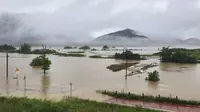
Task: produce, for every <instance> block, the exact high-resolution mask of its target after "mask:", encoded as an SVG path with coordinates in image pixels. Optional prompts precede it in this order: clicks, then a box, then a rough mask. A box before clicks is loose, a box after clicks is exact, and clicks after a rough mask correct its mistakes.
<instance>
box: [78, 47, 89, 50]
mask: <svg viewBox="0 0 200 112" xmlns="http://www.w3.org/2000/svg"><path fill="white" fill-rule="evenodd" d="M79 49H83V50H88V49H90V47H89V46H82V47H80V48H79Z"/></svg>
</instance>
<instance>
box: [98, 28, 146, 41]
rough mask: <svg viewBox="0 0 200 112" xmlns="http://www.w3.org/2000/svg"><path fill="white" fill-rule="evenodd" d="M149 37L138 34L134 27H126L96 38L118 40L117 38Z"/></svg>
mask: <svg viewBox="0 0 200 112" xmlns="http://www.w3.org/2000/svg"><path fill="white" fill-rule="evenodd" d="M122 38H126V39H134V38H137V39H147V38H148V37H146V36H144V35H140V34H138V33H137V32H136V31H134V30H132V29H124V30H120V31H116V32H112V33H109V34H106V35H102V36H100V37H97V38H96V40H116V39H122Z"/></svg>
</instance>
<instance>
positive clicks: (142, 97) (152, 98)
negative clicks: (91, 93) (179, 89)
mask: <svg viewBox="0 0 200 112" xmlns="http://www.w3.org/2000/svg"><path fill="white" fill-rule="evenodd" d="M97 92H98V93H101V94H104V95H108V96H112V97H114V98H122V99H128V100H140V101H147V102H161V103H171V104H185V105H195V106H200V101H195V100H183V99H179V98H178V97H177V96H176V97H163V96H160V95H158V96H150V95H144V94H142V95H138V94H133V93H130V92H129V93H123V92H117V91H106V90H104V91H97Z"/></svg>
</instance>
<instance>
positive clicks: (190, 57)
mask: <svg viewBox="0 0 200 112" xmlns="http://www.w3.org/2000/svg"><path fill="white" fill-rule="evenodd" d="M157 54H158V55H159V56H160V60H161V62H173V63H198V62H199V59H200V49H184V48H172V49H170V48H169V47H163V48H162V50H161V52H159V53H157Z"/></svg>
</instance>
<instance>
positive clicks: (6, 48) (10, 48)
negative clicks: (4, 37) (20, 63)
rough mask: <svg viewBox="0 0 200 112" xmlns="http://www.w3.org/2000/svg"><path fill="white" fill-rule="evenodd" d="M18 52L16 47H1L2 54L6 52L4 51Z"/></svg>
mask: <svg viewBox="0 0 200 112" xmlns="http://www.w3.org/2000/svg"><path fill="white" fill-rule="evenodd" d="M15 50H16V48H15V47H14V46H11V45H7V44H4V45H0V52H4V51H10V52H14V51H15Z"/></svg>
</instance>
